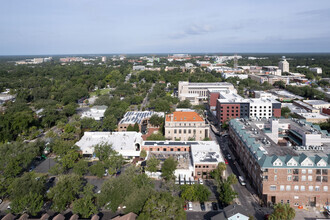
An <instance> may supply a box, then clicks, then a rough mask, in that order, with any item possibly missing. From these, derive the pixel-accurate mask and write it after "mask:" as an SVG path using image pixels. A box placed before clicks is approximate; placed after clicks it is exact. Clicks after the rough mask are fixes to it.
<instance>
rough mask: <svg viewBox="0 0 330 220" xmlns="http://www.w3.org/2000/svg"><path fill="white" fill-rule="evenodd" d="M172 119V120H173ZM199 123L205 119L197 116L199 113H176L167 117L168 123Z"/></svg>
mask: <svg viewBox="0 0 330 220" xmlns="http://www.w3.org/2000/svg"><path fill="white" fill-rule="evenodd" d="M171 117H172V118H171ZM172 120H173V121H175V122H178V121H191V122H195V121H199V122H203V121H204V119H203V118H202V117H201V116H199V115H198V114H197V112H192V111H176V112H173V113H172V114H168V115H166V121H172Z"/></svg>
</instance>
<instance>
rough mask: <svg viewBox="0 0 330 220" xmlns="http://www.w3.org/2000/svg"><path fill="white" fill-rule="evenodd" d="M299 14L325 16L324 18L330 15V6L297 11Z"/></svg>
mask: <svg viewBox="0 0 330 220" xmlns="http://www.w3.org/2000/svg"><path fill="white" fill-rule="evenodd" d="M297 15H300V16H318V17H323V18H329V17H330V8H324V9H316V10H308V11H301V12H297Z"/></svg>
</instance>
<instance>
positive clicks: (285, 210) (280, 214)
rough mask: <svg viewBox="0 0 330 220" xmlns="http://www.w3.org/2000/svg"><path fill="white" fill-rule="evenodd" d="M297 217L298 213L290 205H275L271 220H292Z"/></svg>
mask: <svg viewBox="0 0 330 220" xmlns="http://www.w3.org/2000/svg"><path fill="white" fill-rule="evenodd" d="M295 216H296V211H295V210H294V209H293V208H291V207H290V204H281V203H277V204H275V205H274V212H273V213H272V214H271V215H270V216H269V219H270V220H292V219H294V217H295Z"/></svg>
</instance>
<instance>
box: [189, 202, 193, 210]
mask: <svg viewBox="0 0 330 220" xmlns="http://www.w3.org/2000/svg"><path fill="white" fill-rule="evenodd" d="M188 210H189V211H192V210H193V205H192V202H188Z"/></svg>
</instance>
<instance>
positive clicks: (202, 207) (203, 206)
mask: <svg viewBox="0 0 330 220" xmlns="http://www.w3.org/2000/svg"><path fill="white" fill-rule="evenodd" d="M201 210H202V211H205V203H204V202H201Z"/></svg>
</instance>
